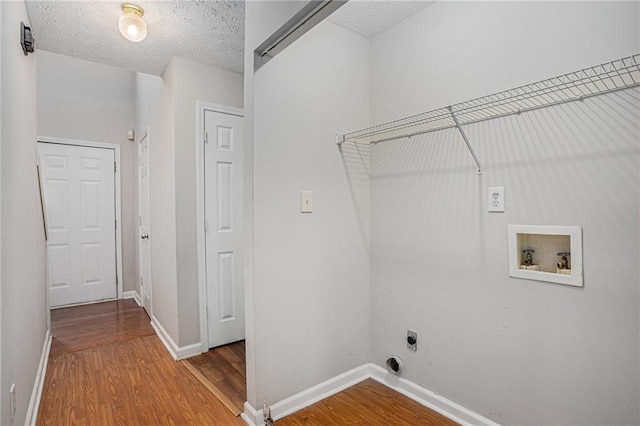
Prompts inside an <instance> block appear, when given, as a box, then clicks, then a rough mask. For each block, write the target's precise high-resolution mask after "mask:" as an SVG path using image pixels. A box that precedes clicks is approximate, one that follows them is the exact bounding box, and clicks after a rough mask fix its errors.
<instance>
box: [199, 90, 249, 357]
mask: <svg viewBox="0 0 640 426" xmlns="http://www.w3.org/2000/svg"><path fill="white" fill-rule="evenodd" d="M205 111H212V112H217V113H220V114H229V115H235V116H239V117H242V118H244V110H243V109H242V108H234V107H229V106H225V105H219V104H214V103H211V102H203V101H197V102H196V113H197V115H196V210H197V216H198V217H197V230H198V231H197V232H196V235H197V238H198V247H197V256H198V290H199V291H198V295H199V299H200V300H199V303H198V305H199V307H200V352H202V353H205V352H207V351H209V322H208V321H207V272H206V265H207V257H206V249H205V247H206V235H205V225H204V222H205V211H204V210H205V205H206V204H205V185H204V168H205V164H204V160H205V158H204V131H205V130H204V115H205ZM243 189H244V188H243Z"/></svg>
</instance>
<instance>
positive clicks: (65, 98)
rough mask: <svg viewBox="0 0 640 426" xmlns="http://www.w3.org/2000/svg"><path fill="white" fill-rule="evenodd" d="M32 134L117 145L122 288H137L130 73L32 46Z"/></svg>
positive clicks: (133, 144) (135, 202)
mask: <svg viewBox="0 0 640 426" xmlns="http://www.w3.org/2000/svg"><path fill="white" fill-rule="evenodd" d="M37 69H38V135H39V136H52V137H59V138H66V139H78V140H85V141H91V142H105V143H112V144H117V145H120V156H121V170H120V176H121V182H122V184H121V185H122V186H121V191H122V193H121V203H122V204H121V209H122V224H121V225H120V226H121V231H122V272H123V280H124V286H123V288H124V291H129V290H134V289H136V288H137V273H136V270H137V269H136V268H137V261H136V256H135V252H136V248H135V245H136V244H137V242H138V241H137V235H138V229H137V226H136V219H135V218H136V216H135V210H136V206H137V201H136V198H135V188H136V186H135V182H136V174H137V168H136V167H137V166H136V149H135V148H136V144H135V143H134V142H131V141H129V140H127V130H130V129H133V128H134V122H135V116H134V114H135V105H134V96H135V85H134V73H133V72H131V71H127V70H124V69H122V68H116V67H112V66H108V65H102V64H98V63H95V62H89V61H85V60H82V59H76V58H72V57H69V56H63V55H58V54H55V53H50V52H46V51H43V50H38V66H37Z"/></svg>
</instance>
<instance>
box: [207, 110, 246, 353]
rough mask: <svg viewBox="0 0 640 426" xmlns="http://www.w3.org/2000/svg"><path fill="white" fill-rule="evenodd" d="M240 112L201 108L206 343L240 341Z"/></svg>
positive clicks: (241, 306) (241, 332) (241, 260)
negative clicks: (223, 111)
mask: <svg viewBox="0 0 640 426" xmlns="http://www.w3.org/2000/svg"><path fill="white" fill-rule="evenodd" d="M242 123H243V119H242V117H241V116H238V115H232V114H224V113H220V112H214V111H205V116H204V125H205V132H206V133H205V135H206V143H205V148H204V152H205V167H204V169H205V233H206V263H207V265H206V276H207V309H208V333H209V347H210V348H211V347H215V346H220V345H225V344H227V343H231V342H235V341H238V340H242V339H244V277H243V273H244V268H243V250H242V245H243V235H242V233H243V224H242V217H243V199H242V188H243V186H242V174H243V168H242V167H243V166H242Z"/></svg>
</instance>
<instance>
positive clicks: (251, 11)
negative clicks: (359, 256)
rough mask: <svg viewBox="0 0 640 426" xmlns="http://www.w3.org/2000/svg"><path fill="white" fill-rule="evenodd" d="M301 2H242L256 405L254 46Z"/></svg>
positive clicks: (248, 336)
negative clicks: (243, 7)
mask: <svg viewBox="0 0 640 426" xmlns="http://www.w3.org/2000/svg"><path fill="white" fill-rule="evenodd" d="M305 4H306V3H305V2H304V1H268V2H267V1H253V2H247V3H246V5H245V34H244V43H245V46H244V122H245V126H244V135H243V136H244V142H243V155H244V179H243V181H244V203H243V204H244V239H245V242H244V246H245V247H249V248H251V249H249V250H245V251H244V269H245V271H244V281H245V291H244V295H245V316H246V318H245V330H246V333H245V351H246V363H247V401H248V402H249V403H250V404H251V405H252V406H253V407H258V394H257V386H256V358H257V357H256V353H255V349H256V339H255V332H256V330H255V324H256V322H255V315H254V307H255V305H256V303H258V302H259V301H256V300H255V291H254V280H253V217H254V215H253V135H254V131H253V129H254V123H253V122H254V120H253V117H254V112H253V111H254V105H253V79H254V59H255V58H254V53H253V51H254V49H255V48H257V47H258V46H259V45H260V44H261V43H262V42H263V41H264V40H265V39H267V37H269V36H270V35H271V34H272V33H273V32H274V31H276V30H277V29H278V28H279V27H280V26H281V25H282V24H284V23H285V22H286V21H287V20H288V19H290V18H291V17H292V16H293V15H294V14H295V13H296V12H298V10H300V9H301V8H302V7H304V5H305Z"/></svg>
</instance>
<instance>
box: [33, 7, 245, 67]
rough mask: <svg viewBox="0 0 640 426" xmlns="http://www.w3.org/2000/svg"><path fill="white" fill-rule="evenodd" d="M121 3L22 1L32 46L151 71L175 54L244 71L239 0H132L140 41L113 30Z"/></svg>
mask: <svg viewBox="0 0 640 426" xmlns="http://www.w3.org/2000/svg"><path fill="white" fill-rule="evenodd" d="M120 3H121V2H120V1H109V0H108V1H104V0H101V1H96V0H93V1H91V0H85V1H60V0H57V1H56V0H54V1H51V0H45V1H31V0H27V10H28V12H29V19H30V21H31V29H32V31H33V35H34V37H35V39H36V47H37V48H39V49H43V50H47V51H50V52H54V53H59V54H62V55H67V56H73V57H76V58H80V59H86V60H89V61H93V62H100V63H104V64H109V65H113V66H117V67H121V68H125V69H129V70H132V71H140V72H145V73H149V74H155V75H160V74H162V72H163V71H164V70H165V68H166V67H167V65H168V64H169V62H170V61H171V58H172V57H174V56H178V57H180V58H184V59H189V60H192V61H196V62H200V63H202V64H206V65H211V66H214V67H217V68H221V69H225V70H229V71H235V72H240V73H241V72H243V60H244V58H243V56H244V53H243V52H244V1H240V0H237V1H223V0H199V1H195V0H186V1H185V0H183V1H175V0H174V1H152V0H147V1H145V0H138V1H133V3H135V4H138V5H139V6H142V7H143V8H144V19H145V21H146V22H147V28H148V35H147V38H146V39H145V40H143V41H141V42H140V43H132V42H130V41H127V40H125V38H124V37H122V35H120V32H119V31H118V19H119V18H120V16H121V15H122V10H121V8H120Z"/></svg>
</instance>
